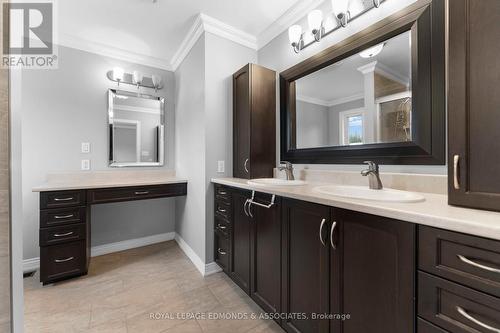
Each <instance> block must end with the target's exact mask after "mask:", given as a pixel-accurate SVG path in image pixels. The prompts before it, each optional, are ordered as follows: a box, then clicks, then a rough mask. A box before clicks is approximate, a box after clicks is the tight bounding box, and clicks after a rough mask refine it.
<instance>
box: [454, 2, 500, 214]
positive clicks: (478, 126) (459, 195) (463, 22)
mask: <svg viewBox="0 0 500 333" xmlns="http://www.w3.org/2000/svg"><path fill="white" fill-rule="evenodd" d="M498 22H500V1H498V0H454V1H450V2H449V53H450V54H451V55H453V56H452V57H450V59H449V96H448V103H449V107H448V110H449V111H448V112H449V116H448V133H449V139H448V144H449V149H448V151H449V156H448V166H449V177H448V179H449V203H450V204H454V205H460V206H467V207H473V208H482V209H491V210H500V173H499V172H498V166H499V165H500V154H498V149H497V148H496V147H498V142H500V123H499V122H498V106H499V105H500V94H499V93H498V81H499V76H498V73H500V57H499V54H500V43H498V41H499V40H500V24H498Z"/></svg>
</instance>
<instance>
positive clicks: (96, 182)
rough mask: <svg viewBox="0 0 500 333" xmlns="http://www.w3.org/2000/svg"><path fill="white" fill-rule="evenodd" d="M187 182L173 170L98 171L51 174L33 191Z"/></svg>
mask: <svg viewBox="0 0 500 333" xmlns="http://www.w3.org/2000/svg"><path fill="white" fill-rule="evenodd" d="M179 183H187V179H183V178H178V177H176V176H175V173H174V172H171V171H167V172H164V171H117V172H107V171H97V172H90V173H83V172H73V173H57V174H50V175H48V177H47V181H46V182H45V183H43V184H42V185H40V186H36V187H34V188H33V189H32V190H33V192H46V191H65V190H84V189H93V188H112V187H127V186H148V185H164V184H179Z"/></svg>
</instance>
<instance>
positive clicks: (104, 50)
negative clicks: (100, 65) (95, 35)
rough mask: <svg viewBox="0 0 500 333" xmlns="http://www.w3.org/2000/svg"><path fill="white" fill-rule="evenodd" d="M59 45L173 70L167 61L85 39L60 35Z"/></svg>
mask: <svg viewBox="0 0 500 333" xmlns="http://www.w3.org/2000/svg"><path fill="white" fill-rule="evenodd" d="M58 45H61V46H66V47H70V48H73V49H77V50H82V51H86V52H91V53H95V54H99V55H102V56H105V57H110V58H115V59H119V60H123V61H128V62H132V63H136V64H140V65H144V66H150V67H154V68H159V69H164V70H167V71H171V70H172V66H171V65H170V63H169V62H168V61H167V60H164V59H161V58H156V57H152V56H148V55H144V54H139V53H135V52H131V51H127V50H123V49H120V48H116V47H113V46H110V45H106V44H102V43H98V42H93V41H89V40H86V39H83V38H79V37H76V36H72V35H69V34H65V33H60V34H59V42H58Z"/></svg>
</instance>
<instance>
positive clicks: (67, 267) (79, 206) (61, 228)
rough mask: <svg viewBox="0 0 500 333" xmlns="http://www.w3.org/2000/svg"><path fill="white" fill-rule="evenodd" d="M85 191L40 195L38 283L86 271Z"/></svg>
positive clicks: (87, 242)
mask: <svg viewBox="0 0 500 333" xmlns="http://www.w3.org/2000/svg"><path fill="white" fill-rule="evenodd" d="M87 215H88V214H87V208H86V197H85V191H80V190H75V191H54V192H42V193H40V238H39V241H40V281H41V282H42V283H43V284H47V283H52V282H56V281H59V280H62V279H65V278H67V277H72V276H78V275H83V274H86V273H87V270H88V258H90V253H89V249H90V246H89V241H90V237H89V232H90V228H89V224H88V216H87Z"/></svg>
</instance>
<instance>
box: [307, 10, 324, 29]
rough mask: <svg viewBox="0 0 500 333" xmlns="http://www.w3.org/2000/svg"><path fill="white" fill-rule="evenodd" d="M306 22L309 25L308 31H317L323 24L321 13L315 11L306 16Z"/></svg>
mask: <svg viewBox="0 0 500 333" xmlns="http://www.w3.org/2000/svg"><path fill="white" fill-rule="evenodd" d="M307 22H308V23H309V30H311V31H313V30H319V29H320V28H321V23H322V22H323V12H322V11H321V10H319V9H315V10H313V11H312V12H310V13H309V15H307Z"/></svg>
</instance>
